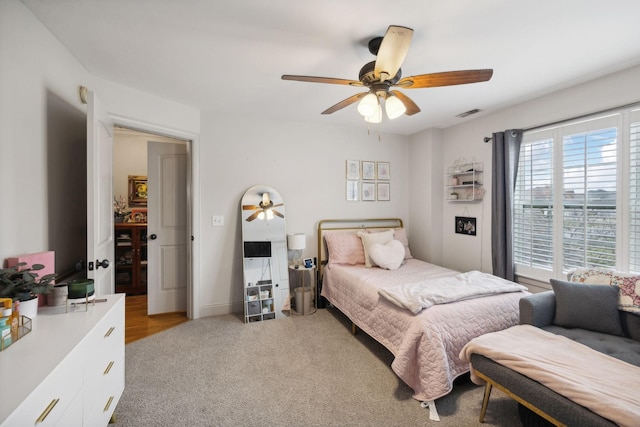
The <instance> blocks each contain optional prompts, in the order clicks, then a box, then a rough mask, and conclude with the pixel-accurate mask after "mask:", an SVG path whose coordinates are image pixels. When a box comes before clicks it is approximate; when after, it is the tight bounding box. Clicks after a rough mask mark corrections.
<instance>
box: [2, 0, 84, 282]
mask: <svg viewBox="0 0 640 427" xmlns="http://www.w3.org/2000/svg"><path fill="white" fill-rule="evenodd" d="M82 81H90V76H89V74H88V73H87V72H86V70H85V69H84V68H82V67H81V66H80V65H79V64H78V63H77V62H76V61H75V59H74V58H73V57H72V56H71V55H70V54H69V52H68V51H67V50H66V49H65V48H64V47H62V46H61V45H60V43H59V42H58V41H57V40H56V39H55V38H54V37H52V36H51V34H50V33H49V32H48V31H47V30H46V29H45V28H44V27H43V26H42V25H41V24H40V22H39V21H37V20H36V19H35V18H34V17H33V15H31V13H30V12H29V11H28V10H27V9H26V8H25V7H24V5H22V3H20V2H18V1H2V2H0V160H1V162H2V166H0V262H2V261H3V260H4V259H5V258H7V257H9V256H13V255H20V254H25V253H31V252H40V251H44V250H50V249H55V247H54V246H53V245H56V244H58V243H59V242H60V240H61V239H66V241H67V242H68V243H69V244H70V245H72V246H74V247H76V248H77V246H78V245H83V241H85V240H84V239H85V238H84V228H85V226H84V225H83V224H79V227H78V228H79V230H78V229H75V230H74V228H73V227H68V225H69V223H71V224H73V223H74V221H77V219H78V215H77V213H78V212H77V211H75V210H74V209H75V206H74V204H75V203H78V204H82V203H83V202H82V197H80V199H76V198H74V197H73V196H74V195H78V194H80V195H81V194H83V193H86V191H85V189H84V186H83V185H84V184H83V182H82V180H80V182H78V180H74V179H72V180H71V182H72V183H73V184H75V185H74V186H66V188H61V184H62V183H64V177H61V176H59V175H58V173H57V172H59V171H65V170H66V171H68V172H69V173H70V174H74V173H77V171H78V170H80V171H82V170H83V168H84V167H85V165H84V162H85V161H84V160H83V159H82V151H81V149H80V150H75V151H74V150H73V148H74V144H76V143H77V142H82V143H83V144H84V142H83V139H84V136H83V134H84V135H86V130H83V129H86V124H84V123H83V121H82V119H81V117H82V115H84V112H83V108H82V106H81V104H80V101H79V98H78V85H79V83H80V82H82ZM53 110H55V111H53ZM78 117H80V120H78ZM53 129H55V132H52V130H53ZM79 138H80V141H79ZM74 152H75V153H76V154H79V155H80V158H78V157H76V156H75V155H74ZM81 173H82V172H81ZM84 174H85V176H86V172H85V173H84ZM70 176H72V177H73V175H70ZM52 183H55V185H54V186H51V184H52ZM70 192H71V193H70ZM70 196H71V197H70ZM56 203H63V206H64V208H65V212H66V215H65V214H64V213H61V212H60V211H59V209H52V207H51V205H52V204H56ZM65 203H68V204H66V205H65ZM84 203H85V204H86V201H85V202H84ZM53 218H55V219H56V223H57V224H59V225H60V227H61V229H62V227H67V228H65V229H64V234H66V235H62V236H61V235H59V234H58V231H59V230H58V229H56V228H55V227H56V224H51V223H50V220H52V219H53ZM80 218H82V215H80ZM73 231H75V233H74V232H73ZM77 233H81V234H77ZM62 252H63V253H65V254H67V255H64V258H66V259H65V260H64V262H63V264H64V265H61V266H59V268H60V269H61V270H62V271H65V270H66V269H68V268H69V264H70V263H71V259H72V258H73V256H74V253H73V252H72V251H67V250H66V248H64V250H62Z"/></svg>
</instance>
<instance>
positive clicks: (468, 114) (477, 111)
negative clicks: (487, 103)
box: [456, 108, 482, 117]
mask: <svg viewBox="0 0 640 427" xmlns="http://www.w3.org/2000/svg"><path fill="white" fill-rule="evenodd" d="M480 111H482V110H480V109H478V108H474V109H473V110H469V111H465V112H464V113H460V114H458V115H457V116H456V117H467V116H470V115H472V114H476V113H479V112H480Z"/></svg>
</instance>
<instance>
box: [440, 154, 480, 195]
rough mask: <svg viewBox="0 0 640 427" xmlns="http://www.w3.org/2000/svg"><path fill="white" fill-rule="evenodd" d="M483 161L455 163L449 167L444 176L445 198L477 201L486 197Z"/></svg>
mask: <svg viewBox="0 0 640 427" xmlns="http://www.w3.org/2000/svg"><path fill="white" fill-rule="evenodd" d="M482 172H483V171H482V163H479V162H470V163H455V164H453V165H451V166H448V167H447V171H446V173H445V176H444V182H445V200H447V201H449V202H477V201H480V200H482V199H483V197H484V188H483V185H482V180H483V178H482Z"/></svg>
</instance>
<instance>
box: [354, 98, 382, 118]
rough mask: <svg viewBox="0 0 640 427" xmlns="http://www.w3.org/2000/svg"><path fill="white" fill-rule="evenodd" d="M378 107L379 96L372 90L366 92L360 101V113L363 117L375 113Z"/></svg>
mask: <svg viewBox="0 0 640 427" xmlns="http://www.w3.org/2000/svg"><path fill="white" fill-rule="evenodd" d="M378 108H380V103H379V102H378V97H377V96H376V94H375V93H372V92H369V93H368V94H366V95H365V96H364V97H363V98H362V99H361V100H360V102H359V103H358V113H360V114H361V115H362V116H363V117H369V116H371V115H373V114H375V113H376V110H377V109H378Z"/></svg>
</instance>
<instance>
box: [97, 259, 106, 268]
mask: <svg viewBox="0 0 640 427" xmlns="http://www.w3.org/2000/svg"><path fill="white" fill-rule="evenodd" d="M100 267H102V268H107V267H109V260H108V259H103V260H102V261H100V260H99V259H97V260H96V270H97V269H99V268H100Z"/></svg>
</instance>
